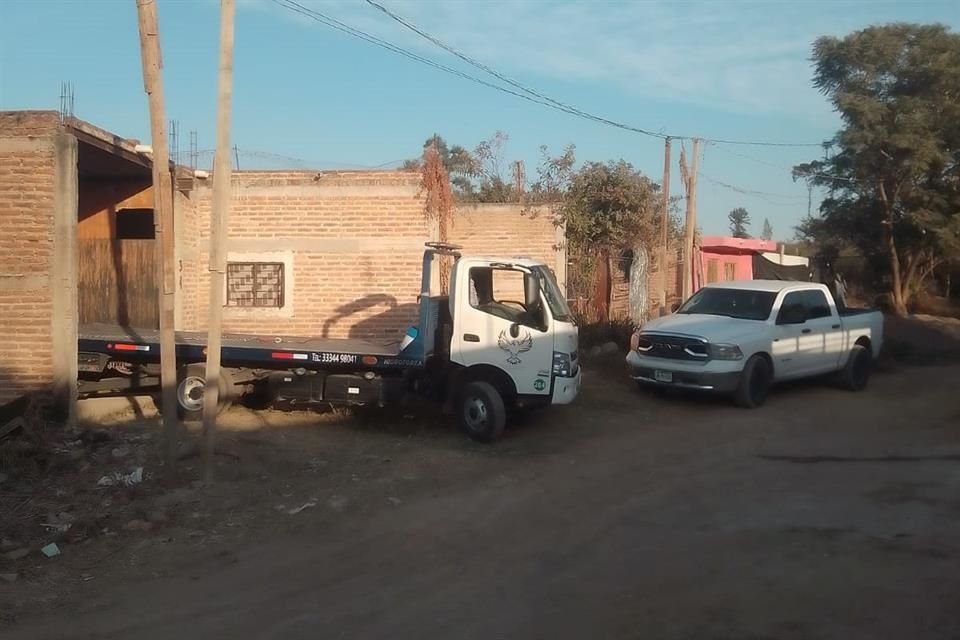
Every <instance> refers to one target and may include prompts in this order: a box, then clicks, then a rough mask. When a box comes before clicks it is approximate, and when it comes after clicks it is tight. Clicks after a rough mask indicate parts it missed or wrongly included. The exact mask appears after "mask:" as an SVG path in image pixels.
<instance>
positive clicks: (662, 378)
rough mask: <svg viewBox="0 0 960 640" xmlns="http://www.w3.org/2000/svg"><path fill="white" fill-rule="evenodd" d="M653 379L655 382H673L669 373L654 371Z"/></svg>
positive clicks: (671, 374)
mask: <svg viewBox="0 0 960 640" xmlns="http://www.w3.org/2000/svg"><path fill="white" fill-rule="evenodd" d="M653 379H654V380H656V381H657V382H673V373H672V372H670V371H654V372H653Z"/></svg>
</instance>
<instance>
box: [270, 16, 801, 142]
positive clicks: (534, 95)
mask: <svg viewBox="0 0 960 640" xmlns="http://www.w3.org/2000/svg"><path fill="white" fill-rule="evenodd" d="M271 2H273V3H274V4H276V5H278V6H280V7H282V8H284V9H287V10H288V11H292V12H294V13H297V14H300V15H302V16H305V17H308V18H310V19H312V20H314V21H316V22H319V23H321V24H323V25H325V26H327V27H330V28H332V29H335V30H337V31H340V32H342V33H346V34H348V35H350V36H353V37H355V38H359V39H361V40H364V41H366V42H368V43H370V44H373V45H375V46H378V47H381V48H383V49H386V50H388V51H391V52H392V53H396V54H398V55H401V56H403V57H405V58H408V59H410V60H413V61H415V62H419V63H421V64H424V65H427V66H429V67H432V68H434V69H436V70H438V71H443V72H445V73H448V74H451V75H455V76H457V77H459V78H462V79H464V80H468V81H470V82H474V83H476V84H479V85H482V86H485V87H487V88H490V89H494V90H496V91H500V92H503V93H506V94H509V95H512V96H514V97H517V98H521V99H523V100H527V101H528V102H532V103H534V104H539V105H541V106H546V107H549V108H551V109H555V110H558V111H562V112H564V113H567V114H570V115H574V116H577V117H580V118H584V119H587V120H591V121H593V122H597V123H600V124H605V125H608V126H612V127H616V128H618V129H623V130H626V131H631V132H634V133H639V134H641V135H645V136H650V137H654V138H659V139H661V140H662V139H665V138H668V137H672V138H677V139H692V138H693V137H692V136H676V135H669V134H666V133H663V132H655V131H650V130H648V129H643V128H641V127H635V126H632V125H628V124H624V123H622V122H617V121H615V120H610V119H609V118H605V117H602V116H598V115H595V114H592V113H589V112H587V111H583V110H582V109H578V108H576V107H573V106H571V105H568V104H565V103H563V102H560V101H558V100H554V99H553V98H550V97H549V96H546V95H545V94H542V93H540V92H538V91H535V90H533V89H529V88H528V87H525V86H523V85H521V84H520V83H518V82H516V81H513V80H512V79H510V78H508V77H507V76H505V75H503V74H500V73H499V72H496V71H494V70H493V69H490V68H489V67H486V65H482V63H478V62H477V61H475V60H472V59H469V60H471V64H474V66H477V65H479V67H478V68H483V69H484V70H485V71H487V72H488V73H491V74H493V75H494V76H495V77H497V78H499V79H501V80H502V81H504V82H507V83H508V84H510V85H511V86H514V87H516V88H517V89H518V90H514V89H510V88H509V87H504V86H502V85H499V84H496V83H493V82H489V81H487V80H484V79H482V78H478V77H476V76H473V75H471V74H469V73H465V72H463V71H460V70H458V69H454V68H453V67H449V66H447V65H444V64H441V63H438V62H436V61H434V60H431V59H430V58H426V57H424V56H421V55H419V54H416V53H413V52H411V51H409V50H407V49H404V48H403V47H400V46H398V45H395V44H393V43H391V42H389V41H387V40H384V39H382V38H378V37H377V36H374V35H371V34H369V33H367V32H365V31H362V30H360V29H357V28H354V27H351V26H350V25H348V24H346V23H344V22H342V21H340V20H337V19H336V18H333V17H331V16H329V15H326V14H324V13H322V12H320V11H316V10H314V9H310V8H308V7H305V6H304V5H302V4H300V3H299V2H296V1H295V0H271ZM372 4H373V5H374V6H376V7H377V8H378V9H380V10H383V11H386V12H387V13H388V15H389V14H390V13H391V12H389V10H387V9H386V8H385V7H382V5H376V3H372ZM393 15H395V14H393ZM397 17H398V18H399V16H397ZM405 22H406V21H405ZM409 24H410V23H407V25H409ZM407 25H405V26H407ZM408 28H409V27H408ZM424 33H425V32H424ZM427 35H429V34H427ZM451 49H452V47H451ZM464 58H468V57H467V56H464ZM706 140H709V141H711V142H714V143H715V144H749V145H761V146H783V147H798V146H799V147H808V146H820V144H819V143H817V144H814V143H777V142H761V141H736V140H724V139H715V138H709V139H706Z"/></svg>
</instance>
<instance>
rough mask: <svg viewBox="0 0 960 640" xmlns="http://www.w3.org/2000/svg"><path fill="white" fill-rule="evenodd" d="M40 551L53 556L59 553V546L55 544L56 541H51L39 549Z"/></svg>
mask: <svg viewBox="0 0 960 640" xmlns="http://www.w3.org/2000/svg"><path fill="white" fill-rule="evenodd" d="M40 553H42V554H43V555H45V556H47V557H48V558H53V557H55V556H58V555H60V547H58V546H57V543H56V542H51V543H50V544H48V545H47V546H45V547H43V548H42V549H40Z"/></svg>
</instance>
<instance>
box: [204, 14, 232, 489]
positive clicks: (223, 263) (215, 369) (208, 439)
mask: <svg viewBox="0 0 960 640" xmlns="http://www.w3.org/2000/svg"><path fill="white" fill-rule="evenodd" d="M233 16H234V0H220V71H219V78H218V80H217V86H218V88H217V146H216V150H215V151H214V156H213V209H212V212H211V215H210V266H209V270H210V317H209V321H208V325H207V371H206V376H205V379H206V386H205V387H204V393H203V477H204V480H205V481H206V482H208V483H209V482H211V481H212V480H213V462H214V454H215V451H214V448H215V446H216V442H215V439H216V438H215V436H216V429H217V408H218V405H219V402H220V377H221V373H220V349H221V339H222V331H223V326H222V325H223V304H224V300H223V297H224V289H225V287H226V271H227V255H226V253H227V252H226V243H227V238H226V235H227V225H228V220H229V217H230V177H231V175H232V174H233V171H232V167H231V165H230V97H231V93H232V82H233Z"/></svg>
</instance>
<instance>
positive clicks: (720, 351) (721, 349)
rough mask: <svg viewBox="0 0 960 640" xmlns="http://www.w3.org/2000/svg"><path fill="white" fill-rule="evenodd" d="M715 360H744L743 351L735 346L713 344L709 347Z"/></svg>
mask: <svg viewBox="0 0 960 640" xmlns="http://www.w3.org/2000/svg"><path fill="white" fill-rule="evenodd" d="M707 349H708V351H709V353H710V357H711V358H712V359H714V360H742V359H743V351H741V350H740V347H738V346H737V345H735V344H711V345H708V346H707Z"/></svg>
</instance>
